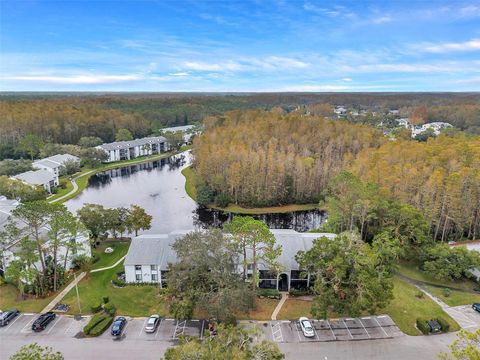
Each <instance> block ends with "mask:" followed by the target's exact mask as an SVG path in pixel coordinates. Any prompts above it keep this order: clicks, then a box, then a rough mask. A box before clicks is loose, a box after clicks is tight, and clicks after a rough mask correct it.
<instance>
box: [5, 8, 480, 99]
mask: <svg viewBox="0 0 480 360" xmlns="http://www.w3.org/2000/svg"><path fill="white" fill-rule="evenodd" d="M0 54H1V55H0V90H8V91H34V90H38V91H74V90H82V91H83V90H85V91H479V90H480V1H445V2H443V1H435V0H432V1H399V0H397V1H368V2H363V1H360V0H358V1H347V2H339V1H336V2H328V1H313V0H309V1H302V0H296V1H281V0H277V1H186V0H178V1H130V2H128V1H99V2H94V1H67V0H64V1H59V2H47V1H0Z"/></svg>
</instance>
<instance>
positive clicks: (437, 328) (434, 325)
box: [428, 320, 442, 334]
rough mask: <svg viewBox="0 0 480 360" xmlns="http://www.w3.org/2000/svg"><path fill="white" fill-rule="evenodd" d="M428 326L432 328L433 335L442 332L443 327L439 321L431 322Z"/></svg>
mask: <svg viewBox="0 0 480 360" xmlns="http://www.w3.org/2000/svg"><path fill="white" fill-rule="evenodd" d="M428 326H430V332H431V333H432V334H435V333H439V332H441V331H442V326H441V325H440V323H439V322H438V321H437V320H429V321H428Z"/></svg>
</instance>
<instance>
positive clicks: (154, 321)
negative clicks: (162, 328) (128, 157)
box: [145, 314, 160, 333]
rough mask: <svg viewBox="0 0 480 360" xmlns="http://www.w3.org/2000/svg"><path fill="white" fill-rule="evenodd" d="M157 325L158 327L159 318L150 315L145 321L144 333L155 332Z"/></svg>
mask: <svg viewBox="0 0 480 360" xmlns="http://www.w3.org/2000/svg"><path fill="white" fill-rule="evenodd" d="M158 325H160V316H158V315H156V314H155V315H151V316H150V317H149V318H148V320H147V324H146V325H145V332H146V333H154V332H155V331H156V330H157V328H158Z"/></svg>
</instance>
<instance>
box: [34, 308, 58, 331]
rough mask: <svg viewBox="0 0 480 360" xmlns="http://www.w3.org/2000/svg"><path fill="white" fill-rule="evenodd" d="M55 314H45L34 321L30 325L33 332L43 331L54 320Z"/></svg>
mask: <svg viewBox="0 0 480 360" xmlns="http://www.w3.org/2000/svg"><path fill="white" fill-rule="evenodd" d="M55 316H56V315H55V313H54V312H51V311H49V312H47V313H45V314H42V315H40V316H39V317H38V319H37V320H35V321H34V322H33V324H32V330H33V331H42V330H45V328H46V327H47V325H48V324H50V323H51V322H52V321H53V320H55Z"/></svg>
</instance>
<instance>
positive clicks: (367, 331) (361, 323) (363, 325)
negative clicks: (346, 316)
mask: <svg viewBox="0 0 480 360" xmlns="http://www.w3.org/2000/svg"><path fill="white" fill-rule="evenodd" d="M358 320H359V321H360V324H362V326H363V330H365V332H366V333H367V335H368V338H369V339H370V338H371V336H370V334H369V333H368V331H367V329H365V325H363V322H362V319H358Z"/></svg>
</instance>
